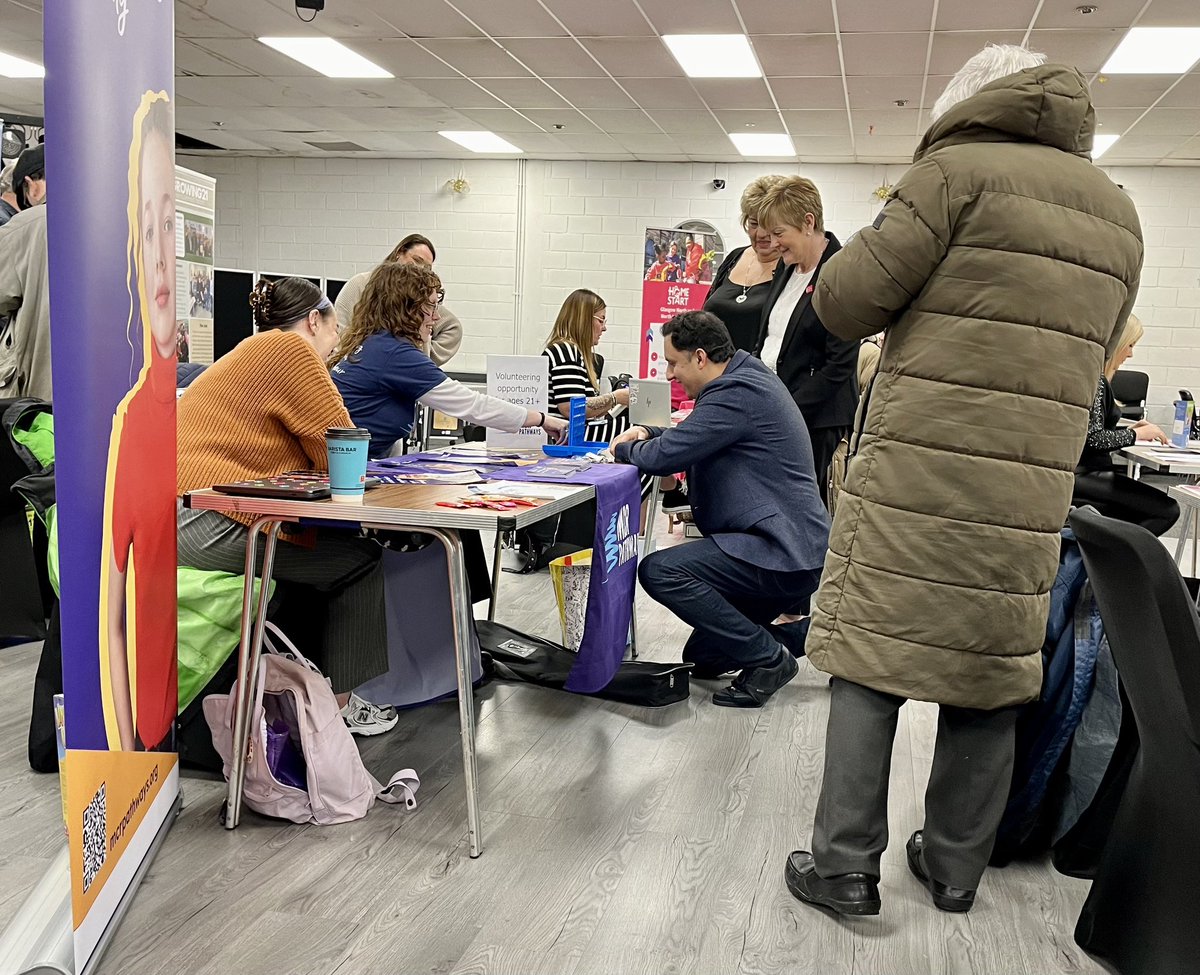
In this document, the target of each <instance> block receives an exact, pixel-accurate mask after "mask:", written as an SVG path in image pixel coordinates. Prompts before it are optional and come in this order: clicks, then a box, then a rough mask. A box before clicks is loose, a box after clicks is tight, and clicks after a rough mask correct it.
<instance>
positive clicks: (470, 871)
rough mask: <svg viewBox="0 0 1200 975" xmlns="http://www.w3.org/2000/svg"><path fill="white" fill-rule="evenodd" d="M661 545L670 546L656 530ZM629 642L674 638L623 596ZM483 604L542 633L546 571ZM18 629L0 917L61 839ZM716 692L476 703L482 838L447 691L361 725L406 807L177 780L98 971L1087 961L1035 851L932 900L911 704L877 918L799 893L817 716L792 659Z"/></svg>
mask: <svg viewBox="0 0 1200 975" xmlns="http://www.w3.org/2000/svg"><path fill="white" fill-rule="evenodd" d="M663 540H664V542H666V543H668V544H671V543H674V542H675V541H676V540H675V539H670V540H668V539H667V536H665V535H664V536H663ZM639 612H640V615H639V619H640V621H641V622H640V632H639V636H640V639H641V642H642V647H643V655H644V656H646V657H650V658H653V659H663V660H667V659H672V658H674V659H678V654H679V650H680V647H681V645H682V642H683V638H684V635H685V634H684V632H683V629H682V627H681V625H680V624H679V623H678V622H677V621H676V620H674V618H673V617H671V616H670V615H669V614H667V613H666V612H665V611H664V610H663V609H662V608H661V607H659V606H657V605H655V604H652V603H650V602H649V601H648V600H642V601H641V603H640V611H639ZM500 619H501V621H503V622H506V623H509V624H511V625H514V626H517V627H518V628H521V629H525V630H527V631H529V632H536V633H541V634H545V635H549V636H555V634H556V630H557V621H556V615H555V611H554V608H553V593H552V590H551V587H550V581H549V578H548V576H547V575H546V574H544V573H543V574H539V575H537V576H531V577H524V576H514V575H509V574H506V575H505V577H504V581H503V596H502V600H501V612H500ZM36 651H37V648H36V647H25V648H16V649H9V650H3V651H0V668H2V670H0V672H2V673H3V675H4V680H5V684H6V685H7V687H8V688H9V690H10V693H8V694H6V695H4V697H3V699H0V817H2V818H3V823H4V830H5V832H4V837H5V839H4V843H3V845H2V848H0V850H2V852H0V925H3V924H6V923H7V921H8V919H9V917H10V916H11V915H12V913H13V911H14V910H15V908H16V906H17V905H18V904H19V902H20V901H21V898H22V897H23V895H24V894H25V892H26V891H27V890H28V889H29V888H30V887H31V886H32V885H33V884H34V883H35V882H36V881H37V879H38V878H39V877H40V876H41V874H42V872H43V870H44V867H45V864H46V862H47V859H48V858H49V857H51V856H52V855H53V854H54V852H55V851H56V849H57V847H58V845H59V844H60V843H61V842H62V840H61V820H60V806H59V798H58V783H57V781H56V779H55V778H53V777H50V776H37V775H34V774H33V773H32V772H30V771H29V769H28V766H27V764H26V760H25V733H26V728H27V720H28V710H27V709H28V702H29V696H30V689H31V686H32V682H33V673H34V668H35V664H36ZM717 686H719V685H717V684H715V683H713V682H695V683H694V685H693V691H692V696H691V700H690V701H688V702H686V703H685V704H680V705H676V706H674V707H672V708H668V709H666V710H663V711H646V710H643V709H638V708H633V707H627V706H623V705H618V704H611V703H607V702H602V701H597V700H593V699H590V698H579V697H574V696H572V695H569V694H565V693H562V692H557V691H550V690H544V689H541V688H537V687H532V686H527V685H512V684H499V683H496V684H492V685H490V686H487V687H485V688H483V689H481V690H480V691H479V693H478V696H477V707H478V716H479V732H478V743H479V770H480V778H481V787H482V805H483V829H484V844H485V845H484V853H483V856H482V857H481V858H479V859H478V860H471V859H470V858H469V857H468V856H467V846H466V838H465V831H466V830H465V820H464V805H463V785H462V776H461V766H460V759H459V754H460V753H459V746H458V718H457V710H456V705H454V704H441V705H434V706H430V707H426V708H421V709H418V710H415V711H410V712H406V713H405V714H403V715H402V718H401V722H400V725H399V727H398V728H397V729H396V730H395V731H394V732H392V733H391V734H389V735H385V736H382V737H379V738H375V739H369V740H367V741H365V742H363V746H362V750H363V754H364V756H365V758H366V760H367V764H368V766H369V767H370V768H371V769H372V770H373V771H374V772H375V773H376V774H377V775H378V776H380V777H381V778H386V776H387V774H389V773H391V772H392V771H394V770H395V769H397V768H401V767H404V766H410V765H411V766H413V767H415V768H416V769H417V770H418V772H419V773H420V776H421V779H422V786H421V791H420V793H419V796H418V799H419V805H418V807H417V809H416V810H415V811H413V812H405V811H401V809H399V808H397V807H394V806H377V807H376V808H375V809H374V810H373V811H372V812H371V814H370V815H369V816H368V817H367V819H366V820H365V821H361V822H358V823H352V824H347V825H344V826H335V827H326V828H321V827H304V826H294V825H288V824H283V823H279V822H276V821H271V820H267V819H264V818H262V817H260V816H257V815H256V814H254V813H252V812H247V813H245V814H244V816H243V821H242V825H241V827H240V828H239V829H238V830H236V831H235V832H232V833H229V832H226V831H225V830H223V829H221V828H220V827H219V826H218V824H217V818H216V817H217V809H218V807H219V805H220V802H221V798H222V794H223V787H222V786H221V785H220V784H218V783H215V782H211V781H203V780H197V779H187V780H185V783H184V810H183V813H182V815H181V816H180V818H179V820H178V821H177V823H176V824H175V827H174V829H173V830H172V831H171V833H170V836H169V837H168V839H167V842H166V844H165V845H164V847H163V849H162V851H161V852H160V853H159V856H158V858H157V860H156V861H155V862H154V864H153V866H152V868H151V870H150V872H149V874H148V876H147V878H146V880H145V881H144V883H143V884H142V887H141V890H140V892H139V893H138V896H137V898H136V900H135V902H134V904H133V907H132V909H131V911H130V913H129V915H128V916H127V917H126V919H125V922H124V924H123V925H122V926H121V928H120V930H119V931H118V932H117V935H116V937H115V939H114V941H113V943H112V946H111V947H110V949H109V951H108V954H107V956H106V957H105V959H104V961H103V964H102V965H101V967H100V971H101V972H102V973H105V975H117V973H120V975H124V973H137V975H158V973H176V972H187V973H196V975H208V973H213V975H216V973H222V975H224V973H239V975H259V973H261V975H307V973H313V975H317V973H321V975H331V973H336V975H359V973H363V975H366V973H371V975H374V973H379V975H398V973H405V975H406V973H417V972H429V973H433V972H437V973H453V975H467V973H478V975H508V973H512V975H610V973H611V975H640V973H646V975H666V973H670V975H690V973H697V975H699V973H703V975H709V973H715V975H726V973H789V975H790V973H796V975H801V973H814V975H816V973H819V975H851V973H852V975H951V973H952V975H960V973H961V975H966V973H971V975H1025V973H1027V975H1048V973H1068V972H1070V973H1076V972H1083V973H1090V972H1101V971H1102V969H1101V968H1100V967H1099V966H1098V965H1096V964H1095V963H1093V962H1092V961H1091V960H1090V959H1088V958H1087V956H1086V955H1084V954H1083V953H1082V952H1081V951H1080V949H1079V948H1078V947H1076V946H1075V944H1074V942H1073V941H1072V939H1071V931H1072V929H1073V926H1074V922H1075V918H1076V916H1077V914H1078V912H1079V908H1080V906H1081V904H1082V903H1083V899H1084V897H1085V896H1086V894H1087V884H1086V883H1085V882H1081V881H1077V880H1071V879H1069V878H1066V877H1063V876H1060V875H1059V874H1057V873H1055V872H1054V871H1053V870H1052V869H1051V868H1050V866H1049V865H1048V864H1046V863H1036V864H1020V865H1014V866H1011V867H1008V868H1007V869H1004V870H993V871H989V872H988V874H987V875H986V877H985V879H984V883H983V886H982V888H981V890H980V893H979V898H978V900H977V902H976V906H975V908H974V910H973V911H971V913H970V914H967V915H948V914H942V913H940V912H938V911H936V910H934V908H933V907H932V906H931V904H930V903H929V900H928V897H927V895H926V894H925V892H924V890H923V889H922V888H920V887H918V885H917V883H916V882H915V881H914V880H913V879H912V878H911V877H910V876H909V874H908V870H907V868H906V866H905V864H904V850H903V845H904V840H905V838H906V837H907V836H908V834H909V832H910V831H911V830H912V829H914V828H917V827H918V826H919V825H920V824H921V808H922V805H921V796H922V794H923V790H924V787H925V782H926V780H927V777H928V771H929V758H930V753H931V748H932V744H933V733H934V724H935V717H936V711H935V709H934V708H932V707H930V706H924V705H912V704H910V705H907V706H906V707H905V708H904V709H903V712H902V715H901V720H900V728H899V733H898V736H897V741H896V747H895V752H894V757H893V765H892V790H891V831H892V845H891V847H890V848H889V850H888V851H887V854H886V856H885V858H884V864H883V881H882V893H883V913H882V914H881V915H880V916H879V917H877V918H865V919H858V920H854V921H844V920H838V919H835V918H833V917H831V916H828V915H826V914H824V913H821V912H819V911H816V910H813V909H812V908H809V907H806V906H804V905H802V904H799V903H798V902H796V901H795V900H794V899H793V898H792V897H791V895H790V894H789V893H788V891H787V888H786V887H785V885H784V882H783V864H784V860H785V858H786V856H787V854H788V852H789V851H790V850H792V849H795V848H797V847H804V846H806V844H807V841H808V839H809V830H810V827H811V824H812V818H813V809H814V806H815V803H816V797H817V791H818V788H819V785H820V779H821V762H822V752H823V743H824V735H825V719H826V714H827V710H828V696H829V695H828V689H827V686H826V678H825V676H824V675H822V674H820V673H818V672H817V671H815V670H814V669H813V668H812V667H810V666H809V665H808V664H807V662H806V661H802V665H801V670H800V674H799V676H798V677H797V679H796V680H795V681H793V682H792V683H791V684H790V685H789V686H788V687H786V688H785V689H784V690H783V691H781V692H780V693H779V694H778V695H777V696H776V697H775V698H774V699H773V700H772V701H771V702H770V703H769V705H768V706H767V707H766V708H764V709H763V710H761V711H732V710H727V709H723V708H716V707H713V706H712V705H711V704H710V703H709V701H708V695H709V694H710V693H711V692H712V690H714V689H715V688H716V687H717Z"/></svg>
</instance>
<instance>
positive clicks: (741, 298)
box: [733, 268, 775, 305]
mask: <svg viewBox="0 0 1200 975" xmlns="http://www.w3.org/2000/svg"><path fill="white" fill-rule="evenodd" d="M774 276H775V268H771V277H774ZM766 280H767V279H766V278H763V279H762V281H755V282H754V284H743V285H742V293H741V294H740V295H738V296H737V297H736V298H734V299H733V300H734V301H736V302H737V303H738V304H739V305H740V304H741V303H742V302H743V301H745V300H746V292H747V291H749V290H750V289H751V288H757V287H758V286H759V285H760V284H764V283H765V282H766Z"/></svg>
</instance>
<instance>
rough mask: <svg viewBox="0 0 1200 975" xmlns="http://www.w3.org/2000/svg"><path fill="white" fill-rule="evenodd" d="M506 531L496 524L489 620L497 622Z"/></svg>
mask: <svg viewBox="0 0 1200 975" xmlns="http://www.w3.org/2000/svg"><path fill="white" fill-rule="evenodd" d="M503 540H504V532H503V530H501V528H500V526H499V525H497V526H496V547H495V550H494V551H493V552H492V598H491V599H489V600H488V622H489V623H495V622H496V603H497V601H498V600H499V599H500V553H501V551H502V550H503V548H504V546H503V545H502V544H501V543H502V542H503Z"/></svg>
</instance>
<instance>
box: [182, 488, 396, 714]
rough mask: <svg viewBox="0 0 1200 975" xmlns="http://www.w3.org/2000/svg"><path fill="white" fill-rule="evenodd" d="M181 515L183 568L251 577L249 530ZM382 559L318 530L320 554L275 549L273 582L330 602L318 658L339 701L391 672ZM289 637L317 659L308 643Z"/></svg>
mask: <svg viewBox="0 0 1200 975" xmlns="http://www.w3.org/2000/svg"><path fill="white" fill-rule="evenodd" d="M178 515H179V564H180V565H190V566H191V567H192V568H194V569H205V570H208V571H219V572H233V573H236V574H238V575H241V574H242V572H244V571H245V567H246V534H247V532H248V531H249V529H247V528H246V526H245V525H243V524H242V523H241V522H238V521H234V520H233V519H231V518H226V517H225V516H224V515H223V514H221V513H220V512H217V511H193V510H192V509H190V508H184V507H183V506H182V504H181V505H180V506H179V508H178ZM264 541H265V536H264V538H263V539H262V540H260V542H259V545H258V566H257V569H258V573H259V574H260V575H261V574H262V563H263V542H264ZM382 553H383V549H382V548H380V546H379V543H378V542H375V541H373V540H371V539H369V538H362V537H360V536H357V535H354V534H352V533H351V532H348V531H338V530H336V529H318V530H317V532H316V544H315V546H314V547H312V548H306V547H302V546H300V545H296V544H294V543H292V542H286V541H283V540H282V539H281V540H280V541H279V543H278V544H277V545H276V546H275V563H274V566H273V569H272V573H271V574H272V576H273V577H274V578H275V579H277V580H279V581H280V582H284V583H287V582H294V583H297V584H299V585H302V586H307V587H311V588H312V589H314V590H316V592H317V593H318V594H319V595H320V596H321V597H323V599H324V601H325V607H324V609H325V612H324V614H323V615H324V625H323V628H322V632H321V634H320V641H319V643H318V644H317V646H318V647H319V650H317V651H314V652H312V653H311V656H312V660H313V663H315V664H316V665H317V666H318V667H320V668H321V672H322V673H323V674H324V675H325V676H326V677H328V678H329V681H330V683H331V684H332V685H333V690H334V692H335V693H338V694H340V693H343V692H344V691H349V690H352V689H353V688H355V687H358V686H359V685H361V684H365V683H366V682H367V681H369V680H372V679H373V678H375V677H378V676H379V675H380V674H382V673H384V672H385V671H386V670H387V669H388V657H387V619H386V617H385V615H384V608H383V562H382V561H381V555H382ZM288 636H290V637H292V639H293V640H296V642H297V644H298V645H300V646H301V647H306V649H305V651H304V652H305V653H309V652H310V650H309V649H308V648H307V642H306V641H305V640H304V639H298V640H297V638H296V636H295V635H294V634H290V633H289V634H288Z"/></svg>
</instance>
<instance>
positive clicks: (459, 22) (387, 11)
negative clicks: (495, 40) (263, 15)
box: [208, 0, 481, 38]
mask: <svg viewBox="0 0 1200 975" xmlns="http://www.w3.org/2000/svg"><path fill="white" fill-rule="evenodd" d="M208 2H211V0H208ZM233 2H244V0H233ZM255 2H256V3H258V2H260V0H255ZM286 2H288V3H289V5H290V3H291V0H286ZM344 2H345V0H331V2H330V3H329V10H333V9H334V8H335V7H339V6H341V5H342V4H343V3H344ZM359 6H360V8H365V9H364V11H363V15H362V16H361V17H360V22H361V23H362V24H363V28H364V29H365V30H366V31H367V32H378V33H383V32H384V29H385V28H386V31H387V32H388V33H394V34H407V35H408V36H409V37H417V38H425V37H479V36H481V32H480V30H479V29H478V28H476V27H474V26H473V25H472V24H471V22H470V21H468V20H467V19H466V18H464V17H462V16H460V15H459V14H457V13H455V11H454V9H453V8H452V7H451V6H450V4H448V3H446V2H445V0H427V2H425V3H395V2H391V3H380V2H379V0H359ZM327 12H328V11H327ZM293 16H294V15H293ZM321 17H322V18H323V17H324V14H322V15H321Z"/></svg>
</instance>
